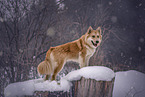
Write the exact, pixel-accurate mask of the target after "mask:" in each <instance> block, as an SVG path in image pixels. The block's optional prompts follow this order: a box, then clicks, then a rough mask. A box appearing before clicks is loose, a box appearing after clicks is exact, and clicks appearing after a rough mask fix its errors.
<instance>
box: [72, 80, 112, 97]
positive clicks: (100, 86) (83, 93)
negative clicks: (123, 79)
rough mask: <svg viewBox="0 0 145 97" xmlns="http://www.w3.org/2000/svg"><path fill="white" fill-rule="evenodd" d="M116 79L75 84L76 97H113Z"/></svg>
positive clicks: (81, 81)
mask: <svg viewBox="0 0 145 97" xmlns="http://www.w3.org/2000/svg"><path fill="white" fill-rule="evenodd" d="M114 79H115V78H113V79H112V81H96V80H94V79H85V78H83V77H82V78H81V80H79V81H76V82H75V91H74V97H112V93H113V86H114Z"/></svg>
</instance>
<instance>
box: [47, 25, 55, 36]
mask: <svg viewBox="0 0 145 97" xmlns="http://www.w3.org/2000/svg"><path fill="white" fill-rule="evenodd" d="M46 34H47V35H48V36H50V37H53V36H54V35H55V30H54V28H53V27H50V28H48V30H47V32H46Z"/></svg>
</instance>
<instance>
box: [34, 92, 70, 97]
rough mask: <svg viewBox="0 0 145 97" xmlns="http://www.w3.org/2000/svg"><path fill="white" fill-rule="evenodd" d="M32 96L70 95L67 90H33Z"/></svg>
mask: <svg viewBox="0 0 145 97" xmlns="http://www.w3.org/2000/svg"><path fill="white" fill-rule="evenodd" d="M33 96H34V97H70V93H69V92H63V91H54V92H50V91H44V92H43V91H35V92H34V95H33Z"/></svg>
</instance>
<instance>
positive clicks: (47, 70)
mask: <svg viewBox="0 0 145 97" xmlns="http://www.w3.org/2000/svg"><path fill="white" fill-rule="evenodd" d="M37 71H38V73H39V74H40V75H44V74H45V75H47V74H51V73H52V72H53V71H52V66H51V64H50V63H49V62H48V61H47V60H45V61H42V62H41V63H40V64H39V65H38V67H37Z"/></svg>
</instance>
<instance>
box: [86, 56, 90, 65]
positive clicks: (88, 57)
mask: <svg viewBox="0 0 145 97" xmlns="http://www.w3.org/2000/svg"><path fill="white" fill-rule="evenodd" d="M89 60H90V56H86V57H85V66H88V65H89Z"/></svg>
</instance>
